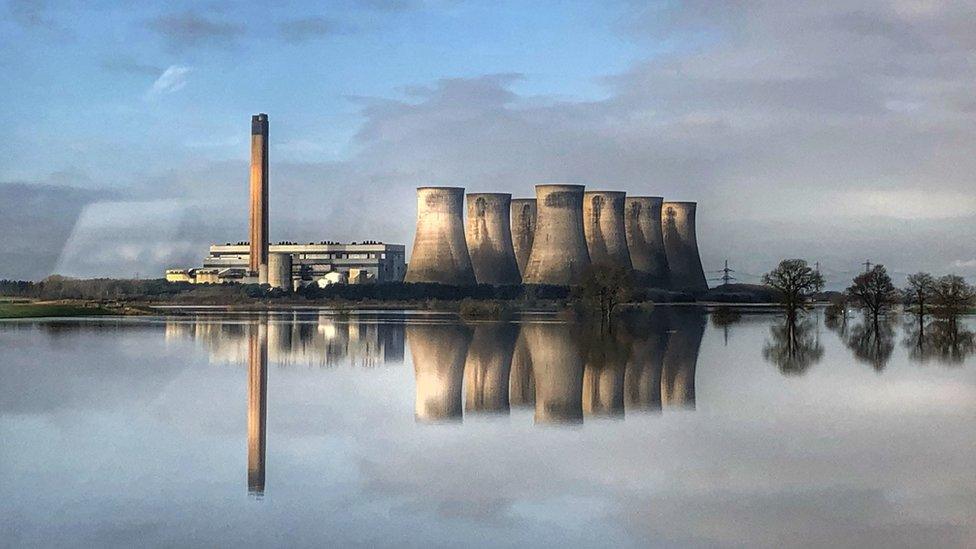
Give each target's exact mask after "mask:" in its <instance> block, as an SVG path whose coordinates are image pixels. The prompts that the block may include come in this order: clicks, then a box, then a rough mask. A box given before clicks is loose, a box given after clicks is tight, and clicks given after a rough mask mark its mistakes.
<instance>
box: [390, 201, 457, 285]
mask: <svg viewBox="0 0 976 549" xmlns="http://www.w3.org/2000/svg"><path fill="white" fill-rule="evenodd" d="M463 204H464V189H463V188H460V187H420V188H418V189H417V233H416V235H415V236H414V240H413V253H412V254H411V255H410V263H409V264H408V265H407V274H406V276H405V277H404V279H403V280H404V282H436V283H439V284H450V285H453V286H470V285H473V284H474V283H475V278H474V270H473V269H472V268H471V257H470V256H469V255H468V246H467V244H466V243H465V241H464V221H463V216H464V213H463V212H464V211H463V209H462V208H463Z"/></svg>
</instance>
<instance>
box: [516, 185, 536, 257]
mask: <svg viewBox="0 0 976 549" xmlns="http://www.w3.org/2000/svg"><path fill="white" fill-rule="evenodd" d="M511 218H512V244H513V247H514V248H515V261H516V262H517V263H518V268H519V273H520V274H521V275H525V265H526V264H527V263H528V262H529V254H531V253H532V240H533V239H534V238H535V218H536V208H535V199H534V198H515V199H513V200H512V215H511Z"/></svg>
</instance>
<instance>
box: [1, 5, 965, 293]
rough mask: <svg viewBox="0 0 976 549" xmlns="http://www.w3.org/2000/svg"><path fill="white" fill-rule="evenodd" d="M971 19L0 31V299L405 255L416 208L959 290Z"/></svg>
mask: <svg viewBox="0 0 976 549" xmlns="http://www.w3.org/2000/svg"><path fill="white" fill-rule="evenodd" d="M973 36H976V12H974V11H973V10H972V6H971V3H970V2H967V1H965V0H823V1H817V2H795V1H792V0H789V1H787V0H757V1H755V2H713V1H709V0H662V1H659V2H642V1H640V0H616V1H609V2H582V1H580V2H571V1H563V2H555V1H553V2H487V1H485V2H479V1H463V0H450V1H448V0H341V1H339V0H337V1H334V2H323V3H317V2H316V3H312V2H308V3H302V2H283V1H279V2H270V3H264V4H263V5H262V6H261V7H260V8H255V7H253V6H252V4H251V3H248V2H236V1H226V0H212V1H209V2H156V3H151V4H150V3H140V4H137V5H126V4H122V3H116V2H76V1H70V0H60V1H59V0H46V1H45V0H6V2H3V3H2V4H0V67H2V68H3V70H4V74H5V76H7V78H5V79H4V80H3V81H2V84H0V86H2V87H3V88H2V91H3V92H4V93H3V96H4V98H5V101H4V107H5V117H4V124H3V126H2V127H0V137H2V138H3V140H4V143H6V146H5V147H4V149H3V153H2V154H0V277H21V278H41V277H43V276H46V275H48V274H51V273H54V272H58V273H62V274H68V275H74V276H106V275H108V276H131V275H132V274H134V273H135V272H140V273H156V272H161V271H162V270H163V269H164V268H166V267H172V266H194V265H198V264H199V263H200V260H201V259H202V256H203V255H205V253H206V247H207V245H208V244H209V243H211V242H225V241H237V240H241V239H243V238H245V235H246V208H247V203H246V200H245V190H246V185H247V173H248V172H247V157H248V142H247V140H248V137H247V136H248V131H249V130H248V128H249V119H250V115H252V114H254V113H257V112H266V113H268V114H269V116H270V120H271V236H272V240H299V241H300V240H323V239H329V240H343V241H352V240H363V239H376V240H384V241H387V242H398V243H403V244H406V245H407V247H408V249H409V247H410V246H411V244H412V238H413V225H414V216H415V210H414V207H415V200H414V188H415V187H417V186H423V185H454V186H463V187H465V188H467V189H468V190H469V191H472V192H475V191H499V192H511V193H513V194H514V195H515V196H532V194H533V185H535V184H539V183H547V182H554V181H563V182H572V183H581V184H585V185H587V186H588V187H590V188H594V189H601V188H602V189H612V190H625V191H627V192H629V193H632V194H644V195H662V196H665V197H667V198H671V199H676V200H695V201H698V202H699V209H698V233H699V243H700V246H701V250H702V259H703V262H704V264H705V269H706V270H716V269H719V268H721V266H722V264H723V261H724V260H725V259H726V258H728V259H729V260H730V263H731V264H732V266H733V267H734V268H736V269H737V270H739V271H740V272H741V273H744V274H745V273H751V274H752V275H754V276H752V278H751V279H750V278H747V279H746V280H745V281H747V282H753V281H756V280H757V279H758V275H759V274H761V273H762V272H765V271H768V270H769V269H770V268H771V267H772V266H774V265H775V264H776V263H777V262H778V261H779V260H780V259H783V258H786V257H804V258H807V259H808V260H810V261H811V262H812V261H820V263H821V265H822V266H823V267H824V270H825V272H827V273H828V278H829V281H828V282H829V284H832V285H835V286H843V285H845V284H846V282H847V280H848V279H849V278H850V275H851V273H853V272H856V271H857V270H858V268H859V267H858V265H860V264H861V263H862V262H863V261H864V260H865V259H870V260H871V261H872V262H873V263H884V264H886V265H888V267H889V269H890V270H891V271H892V272H894V273H896V277H903V276H904V275H905V274H907V273H911V272H914V271H917V270H920V269H925V270H931V271H933V272H935V273H947V272H956V273H959V274H963V275H966V276H970V277H973V276H976V250H974V247H973V246H972V245H971V242H974V241H976V194H974V193H973V192H972V189H973V188H974V181H973V174H974V173H976V155H973V154H972V151H973V150H974V146H976V102H974V100H973V96H972V88H973V82H976V66H974V64H973V63H972V59H973V58H974V57H976V40H973Z"/></svg>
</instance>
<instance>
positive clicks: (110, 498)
mask: <svg viewBox="0 0 976 549" xmlns="http://www.w3.org/2000/svg"><path fill="white" fill-rule="evenodd" d="M974 326H976V322H974V321H973V320H970V319H963V320H962V321H960V324H959V326H958V327H956V328H952V327H949V326H947V325H945V324H939V323H933V324H932V325H930V326H927V327H925V329H924V330H922V331H921V333H919V329H918V328H917V327H914V326H913V325H911V324H910V322H909V320H906V319H900V320H897V321H895V322H894V323H892V324H890V325H889V324H885V325H884V326H882V327H880V328H879V329H878V330H873V329H869V328H868V327H866V326H865V325H864V324H862V323H861V322H859V321H857V320H855V319H851V320H849V321H847V322H828V321H826V320H825V319H824V318H823V316H822V314H821V313H819V312H815V313H812V314H811V315H809V316H808V318H807V319H806V320H805V321H804V322H803V323H802V324H800V325H799V326H797V327H796V328H795V329H792V330H791V329H789V328H788V327H787V326H785V325H784V324H783V321H782V319H781V318H780V317H779V316H777V315H775V314H741V315H740V314H737V313H735V312H729V311H728V310H721V311H719V312H715V313H712V314H706V313H703V312H702V311H700V310H697V309H692V308H679V307H675V308H660V309H658V310H657V311H655V312H654V313H653V314H651V315H649V316H645V317H642V318H639V319H632V320H629V321H628V322H624V323H621V324H619V325H616V326H614V329H613V331H612V333H609V334H605V333H603V334H601V333H600V331H599V330H595V329H592V328H590V327H587V326H581V325H579V324H575V323H570V322H567V321H564V320H560V319H558V318H556V317H553V316H546V315H527V316H525V317H524V318H521V319H520V320H519V321H518V322H462V321H460V320H458V319H457V318H456V317H453V316H450V315H444V314H431V313H421V312H415V313H402V312H353V313H351V314H341V315H340V314H336V313H333V312H329V311H316V310H307V311H288V312H276V313H265V314H254V313H226V312H217V311H202V312H198V313H197V314H194V315H189V316H180V317H159V318H119V319H112V318H108V319H106V318H101V319H62V320H37V321H6V322H0V546H10V547H21V546H27V547H30V546H34V547H56V546H84V547H106V546H109V547H111V546H121V547H133V546H138V547H161V546H165V547H173V546H197V547H217V546H249V547H258V546H288V547H322V546H336V547H350V546H413V547H430V546H443V547H457V546H493V547H499V546H500V547H515V546H529V547H537V546H561V547H607V546H614V547H648V546H651V547H655V546H660V547H713V546H714V547H783V546H811V547H820V546H830V547H974V546H976V421H974V420H976V356H974V355H973V352H974V351H976V342H974V340H976V338H974V335H973V332H972V331H971V329H972V328H973V327H974Z"/></svg>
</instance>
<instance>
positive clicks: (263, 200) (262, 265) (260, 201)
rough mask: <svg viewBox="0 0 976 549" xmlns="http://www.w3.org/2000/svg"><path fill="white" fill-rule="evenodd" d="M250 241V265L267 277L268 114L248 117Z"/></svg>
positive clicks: (262, 278)
mask: <svg viewBox="0 0 976 549" xmlns="http://www.w3.org/2000/svg"><path fill="white" fill-rule="evenodd" d="M250 229H251V231H250V232H251V235H250V236H251V243H250V257H249V261H250V262H249V264H248V266H249V268H250V270H251V272H252V273H254V274H257V275H258V282H259V283H260V284H264V283H266V282H267V281H268V115H266V114H264V113H261V114H256V115H254V116H252V117H251V222H250Z"/></svg>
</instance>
